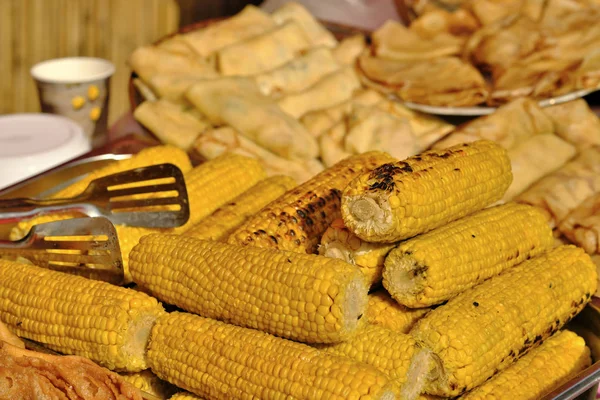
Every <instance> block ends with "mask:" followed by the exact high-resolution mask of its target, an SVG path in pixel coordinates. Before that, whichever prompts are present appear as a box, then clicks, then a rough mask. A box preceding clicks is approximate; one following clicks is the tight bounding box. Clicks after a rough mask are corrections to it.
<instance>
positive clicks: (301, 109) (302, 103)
mask: <svg viewBox="0 0 600 400" xmlns="http://www.w3.org/2000/svg"><path fill="white" fill-rule="evenodd" d="M359 88H360V80H359V79H358V76H357V75H356V72H355V70H354V68H352V67H344V68H342V69H340V70H338V71H335V72H332V73H330V74H328V75H326V76H324V77H323V78H321V79H320V80H319V81H318V82H317V83H315V84H314V85H312V86H311V87H309V88H308V89H306V90H304V91H302V92H299V93H294V94H290V95H287V96H284V97H282V98H281V99H279V100H278V102H277V103H278V104H279V106H280V107H281V109H282V110H283V111H285V112H286V113H288V114H289V115H291V116H293V117H295V118H300V117H301V116H302V115H304V114H306V113H307V112H310V111H314V110H319V109H323V108H327V107H331V106H333V105H336V104H339V103H342V102H344V101H346V100H348V99H350V98H351V97H352V94H353V93H354V91H355V90H357V89H359Z"/></svg>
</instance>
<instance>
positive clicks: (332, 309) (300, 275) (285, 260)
mask: <svg viewBox="0 0 600 400" xmlns="http://www.w3.org/2000/svg"><path fill="white" fill-rule="evenodd" d="M129 268H130V270H131V274H132V276H133V280H134V281H135V282H136V283H137V284H138V285H139V286H140V287H142V288H145V289H147V290H149V291H150V292H151V293H153V294H154V295H156V296H157V297H158V298H159V299H161V300H163V301H165V302H167V303H169V304H173V305H176V306H178V307H181V308H182V309H184V310H187V311H190V312H194V313H197V314H200V315H202V316H205V317H209V318H215V319H219V320H225V321H228V322H231V323H234V324H236V325H240V326H246V327H249V328H255V329H260V330H263V331H265V332H269V333H272V334H274V335H278V336H282V337H287V338H290V339H293V340H298V341H302V342H309V343H331V342H338V341H341V340H345V339H347V338H348V337H350V336H352V335H353V334H354V333H355V332H356V330H357V327H358V321H359V319H360V317H361V316H362V315H363V314H364V312H365V308H366V306H367V291H368V288H367V286H366V285H365V283H364V280H363V277H362V275H361V273H360V271H359V270H358V269H357V268H355V267H353V266H352V265H350V264H347V263H345V262H343V261H341V260H336V259H331V258H326V257H321V256H317V255H309V254H297V253H292V252H288V251H275V250H272V249H260V248H255V247H242V246H235V245H230V244H225V243H219V242H209V241H203V240H199V239H196V238H192V237H185V236H178V235H150V236H145V237H143V238H142V239H141V240H140V243H139V244H138V245H137V246H135V247H134V248H133V250H132V251H131V255H130V264H129Z"/></svg>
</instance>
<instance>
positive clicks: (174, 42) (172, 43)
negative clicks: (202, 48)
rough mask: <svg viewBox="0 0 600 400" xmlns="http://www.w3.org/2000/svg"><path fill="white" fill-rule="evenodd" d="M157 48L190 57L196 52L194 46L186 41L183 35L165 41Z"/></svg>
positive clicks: (158, 44) (157, 45)
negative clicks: (189, 55)
mask: <svg viewBox="0 0 600 400" xmlns="http://www.w3.org/2000/svg"><path fill="white" fill-rule="evenodd" d="M156 47H158V48H159V49H162V50H166V51H169V52H171V53H177V54H184V55H188V54H190V53H193V52H194V49H193V47H192V46H190V45H189V43H188V42H187V41H186V40H185V39H184V37H183V35H174V36H172V37H169V38H167V39H165V40H161V41H160V42H159V43H157V44H156Z"/></svg>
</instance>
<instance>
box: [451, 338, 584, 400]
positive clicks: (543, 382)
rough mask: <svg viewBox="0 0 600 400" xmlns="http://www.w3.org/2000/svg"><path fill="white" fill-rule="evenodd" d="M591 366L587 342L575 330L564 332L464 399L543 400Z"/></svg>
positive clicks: (545, 342) (549, 339) (546, 341)
mask: <svg viewBox="0 0 600 400" xmlns="http://www.w3.org/2000/svg"><path fill="white" fill-rule="evenodd" d="M591 363H592V360H591V358H590V349H588V348H587V347H586V345H585V341H584V340H583V339H582V338H581V337H579V336H577V335H576V334H575V333H573V332H571V331H561V332H558V333H556V334H555V335H554V336H552V337H551V338H548V339H546V340H545V341H544V342H543V343H542V344H541V345H540V346H539V347H537V348H535V349H533V350H531V351H530V352H529V353H527V354H526V355H524V356H523V358H521V359H519V360H518V361H517V362H515V363H514V364H513V365H511V366H510V367H508V368H507V369H505V370H504V371H502V372H500V373H498V374H497V375H495V376H493V377H492V379H490V380H489V381H487V382H485V383H484V384H482V385H481V386H478V387H477V388H475V389H473V391H471V392H470V393H468V394H466V395H465V396H463V397H462V399H465V400H476V399H490V398H493V399H507V400H509V399H510V400H535V399H539V398H541V397H542V396H544V395H545V394H547V393H548V392H549V391H551V390H552V389H553V388H555V387H557V386H559V385H561V384H562V383H564V382H566V381H567V380H569V379H570V378H571V377H573V376H574V375H576V374H577V373H579V372H580V371H582V370H584V369H585V368H587V367H588V366H590V364H591Z"/></svg>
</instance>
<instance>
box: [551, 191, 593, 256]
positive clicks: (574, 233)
mask: <svg viewBox="0 0 600 400" xmlns="http://www.w3.org/2000/svg"><path fill="white" fill-rule="evenodd" d="M559 230H560V231H561V233H562V234H563V235H565V236H566V237H568V238H569V239H570V240H571V241H572V242H573V243H575V244H576V245H578V246H580V247H583V249H584V250H585V251H587V252H588V253H589V254H595V253H596V254H600V192H597V193H595V194H594V195H592V196H590V197H589V198H587V199H586V200H585V201H584V202H583V203H581V204H580V205H579V206H578V207H577V208H575V209H574V210H573V211H571V212H570V213H569V215H567V217H566V218H565V219H564V220H563V221H562V222H561V223H560V226H559Z"/></svg>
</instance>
